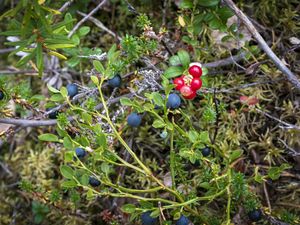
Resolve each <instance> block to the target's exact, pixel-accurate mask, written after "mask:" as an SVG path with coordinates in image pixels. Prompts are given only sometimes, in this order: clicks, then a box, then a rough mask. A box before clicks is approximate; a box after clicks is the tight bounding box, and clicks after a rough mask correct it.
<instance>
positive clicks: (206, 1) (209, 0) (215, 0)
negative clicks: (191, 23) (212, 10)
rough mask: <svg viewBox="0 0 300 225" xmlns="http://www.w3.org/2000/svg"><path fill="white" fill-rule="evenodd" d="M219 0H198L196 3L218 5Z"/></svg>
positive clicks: (205, 5)
mask: <svg viewBox="0 0 300 225" xmlns="http://www.w3.org/2000/svg"><path fill="white" fill-rule="evenodd" d="M219 2H220V0H198V4H199V5H200V6H204V7H211V6H216V5H218V4H219Z"/></svg>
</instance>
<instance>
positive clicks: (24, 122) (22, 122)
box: [0, 93, 133, 127]
mask: <svg viewBox="0 0 300 225" xmlns="http://www.w3.org/2000/svg"><path fill="white" fill-rule="evenodd" d="M132 96H133V94H132V93H129V94H125V95H122V96H119V97H116V98H113V99H111V100H109V102H108V103H109V104H114V103H118V102H119V101H120V99H121V98H123V97H127V98H131V97H132ZM102 107H103V105H102V104H99V105H97V106H96V107H95V110H99V109H101V108H102ZM68 120H69V121H73V120H74V117H71V116H70V117H68ZM0 123H5V124H13V125H19V126H22V127H41V126H53V125H56V124H57V120H32V119H14V118H0Z"/></svg>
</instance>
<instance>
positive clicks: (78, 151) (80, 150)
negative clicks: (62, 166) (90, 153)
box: [75, 148, 86, 159]
mask: <svg viewBox="0 0 300 225" xmlns="http://www.w3.org/2000/svg"><path fill="white" fill-rule="evenodd" d="M75 153H76V156H77V157H78V158H79V159H82V158H84V156H85V155H86V151H85V150H84V149H83V148H76V149H75Z"/></svg>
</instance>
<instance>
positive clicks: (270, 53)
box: [224, 0, 300, 90]
mask: <svg viewBox="0 0 300 225" xmlns="http://www.w3.org/2000/svg"><path fill="white" fill-rule="evenodd" d="M224 2H225V3H226V4H227V5H228V6H229V7H230V8H231V9H232V11H233V12H234V13H235V14H236V16H237V17H238V18H239V19H240V20H241V21H242V22H243V23H244V25H245V26H246V27H247V28H248V30H249V32H250V33H251V34H252V36H253V37H254V38H255V39H256V41H257V42H258V44H259V45H260V47H261V48H262V50H264V52H265V53H266V54H267V55H268V56H269V58H270V59H271V60H272V61H273V62H274V64H275V65H276V67H277V68H278V69H279V70H280V71H281V72H282V73H283V74H284V75H285V76H286V78H287V79H288V80H289V81H290V82H291V83H292V84H293V85H294V86H295V87H296V88H297V89H298V90H300V82H299V80H298V78H297V77H296V76H295V75H294V74H293V73H292V71H290V69H289V68H288V67H287V66H286V65H284V63H283V62H281V60H280V59H279V58H278V57H277V56H276V55H275V53H274V52H273V51H272V49H271V48H270V47H269V46H268V44H267V43H266V41H265V40H264V39H263V37H262V36H261V35H260V34H259V33H258V31H257V30H256V29H255V27H254V25H253V24H252V22H251V21H250V20H249V19H248V17H247V16H246V15H245V14H244V13H243V12H242V11H241V10H240V9H239V8H238V7H237V6H236V5H235V4H234V2H233V1H232V0H224Z"/></svg>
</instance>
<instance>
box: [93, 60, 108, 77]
mask: <svg viewBox="0 0 300 225" xmlns="http://www.w3.org/2000/svg"><path fill="white" fill-rule="evenodd" d="M93 65H94V67H95V69H96V70H97V71H98V72H99V73H102V74H103V73H104V71H105V69H104V67H103V65H102V63H101V62H99V61H97V60H94V61H93Z"/></svg>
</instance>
